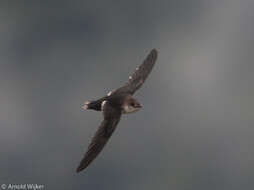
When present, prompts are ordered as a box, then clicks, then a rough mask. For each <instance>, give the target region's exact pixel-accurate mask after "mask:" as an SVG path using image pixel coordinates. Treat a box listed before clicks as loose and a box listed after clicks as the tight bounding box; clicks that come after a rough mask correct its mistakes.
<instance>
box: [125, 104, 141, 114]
mask: <svg viewBox="0 0 254 190" xmlns="http://www.w3.org/2000/svg"><path fill="white" fill-rule="evenodd" d="M139 109H140V108H135V107H133V106H128V105H124V106H123V113H124V114H127V113H134V112H136V111H138V110H139Z"/></svg>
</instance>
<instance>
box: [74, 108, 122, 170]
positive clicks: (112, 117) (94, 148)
mask: <svg viewBox="0 0 254 190" xmlns="http://www.w3.org/2000/svg"><path fill="white" fill-rule="evenodd" d="M105 106H106V110H105V111H104V110H103V111H104V120H103V121H102V123H101V125H100V127H99V129H98V130H97V132H96V133H95V136H94V137H93V139H92V141H91V143H90V145H89V146H88V150H87V152H86V153H85V155H84V158H83V159H82V160H81V162H80V165H79V166H78V168H77V170H76V172H80V171H82V170H84V169H85V168H86V167H87V166H88V165H89V164H90V163H91V162H92V161H93V160H94V159H95V158H96V157H97V156H98V154H99V153H100V152H101V150H102V149H103V147H104V146H105V145H106V143H107V142H108V139H109V138H110V137H111V135H112V133H113V132H114V130H115V128H116V126H117V124H118V122H119V120H120V117H121V112H120V111H118V110H115V109H114V108H112V107H109V105H108V104H106V105H105Z"/></svg>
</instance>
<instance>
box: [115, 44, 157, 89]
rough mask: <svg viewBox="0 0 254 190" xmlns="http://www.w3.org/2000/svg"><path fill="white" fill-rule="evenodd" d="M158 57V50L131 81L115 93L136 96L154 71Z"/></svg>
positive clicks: (150, 54)
mask: <svg viewBox="0 0 254 190" xmlns="http://www.w3.org/2000/svg"><path fill="white" fill-rule="evenodd" d="M157 56H158V53H157V50H156V49H153V50H152V51H151V52H150V53H149V55H148V56H147V57H146V59H145V60H144V62H143V63H142V64H141V65H140V66H139V67H138V68H137V69H136V71H135V72H134V73H133V74H132V75H131V76H130V77H129V80H128V81H127V82H126V83H125V85H124V86H122V87H120V88H119V89H117V90H115V91H114V92H113V93H118V92H124V93H129V94H134V93H135V92H136V90H138V89H139V88H140V87H141V86H142V84H143V83H144V82H145V80H146V78H147V77H148V75H149V73H150V72H151V71H152V69H153V66H154V64H155V61H156V59H157Z"/></svg>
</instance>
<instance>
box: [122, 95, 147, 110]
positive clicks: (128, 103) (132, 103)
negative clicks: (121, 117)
mask: <svg viewBox="0 0 254 190" xmlns="http://www.w3.org/2000/svg"><path fill="white" fill-rule="evenodd" d="M141 107H142V105H141V104H140V103H139V102H138V100H136V99H135V98H133V97H128V98H126V99H125V101H124V104H123V113H133V112H136V111H138V110H139V109H140V108H141Z"/></svg>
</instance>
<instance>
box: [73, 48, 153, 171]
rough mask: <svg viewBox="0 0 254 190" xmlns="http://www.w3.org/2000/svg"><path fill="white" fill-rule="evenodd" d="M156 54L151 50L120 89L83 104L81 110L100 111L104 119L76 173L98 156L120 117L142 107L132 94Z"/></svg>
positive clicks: (141, 82) (151, 65) (143, 80)
mask: <svg viewBox="0 0 254 190" xmlns="http://www.w3.org/2000/svg"><path fill="white" fill-rule="evenodd" d="M157 54H158V53H157V50H156V49H153V50H152V51H151V52H150V53H149V55H148V56H147V57H146V59H145V60H144V61H143V63H142V64H141V65H140V66H139V67H137V68H136V71H135V72H134V73H133V74H132V75H131V76H129V80H128V81H127V82H126V83H125V84H124V85H123V86H122V87H120V88H118V89H116V90H113V91H111V92H109V93H108V94H107V95H106V96H104V97H102V98H100V99H98V100H95V101H86V102H85V104H84V106H83V107H82V108H83V109H92V110H96V111H102V114H103V118H104V119H103V121H102V123H101V124H100V126H99V129H98V130H97V132H96V133H95V136H94V137H93V138H92V141H91V143H90V145H89V146H88V150H87V152H86V153H85V155H84V157H83V159H82V160H81V162H80V164H79V166H78V168H77V170H76V172H77V173H78V172H80V171H82V170H84V169H85V168H86V167H87V166H88V165H89V164H90V163H91V162H92V161H93V160H94V159H95V158H96V157H97V156H98V154H99V153H100V152H101V150H102V149H103V147H104V146H105V144H106V143H107V142H108V139H109V138H110V136H111V135H112V133H113V132H114V130H115V128H116V126H117V124H118V122H119V120H120V118H121V115H122V114H127V113H133V112H136V111H138V110H139V109H140V108H141V107H142V106H141V104H140V103H139V102H138V100H137V99H135V98H134V97H133V94H134V93H135V92H136V91H137V90H138V89H139V88H140V87H141V86H142V84H143V83H144V82H145V80H146V78H147V76H148V75H149V73H150V72H151V70H152V68H153V66H154V64H155V61H156V59H157Z"/></svg>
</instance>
